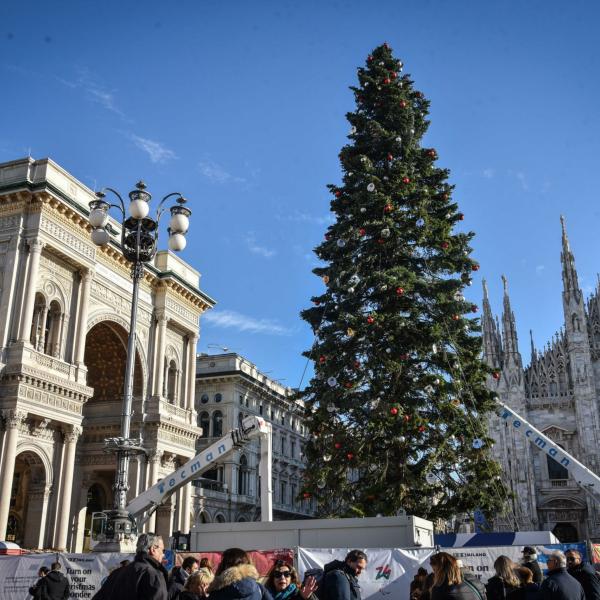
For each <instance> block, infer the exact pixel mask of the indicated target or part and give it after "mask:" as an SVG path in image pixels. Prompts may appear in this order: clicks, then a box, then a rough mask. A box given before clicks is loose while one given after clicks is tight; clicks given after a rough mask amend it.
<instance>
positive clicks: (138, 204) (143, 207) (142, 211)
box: [129, 200, 150, 219]
mask: <svg viewBox="0 0 600 600" xmlns="http://www.w3.org/2000/svg"><path fill="white" fill-rule="evenodd" d="M149 212H150V206H148V203H147V202H146V201H145V200H132V201H131V202H130V203H129V214H130V215H131V216H132V217H133V218H134V219H144V218H146V217H147V216H148V213H149Z"/></svg>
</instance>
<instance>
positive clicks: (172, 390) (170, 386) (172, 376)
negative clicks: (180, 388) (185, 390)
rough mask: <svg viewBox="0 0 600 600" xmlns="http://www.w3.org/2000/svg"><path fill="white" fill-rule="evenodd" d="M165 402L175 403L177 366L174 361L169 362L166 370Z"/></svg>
mask: <svg viewBox="0 0 600 600" xmlns="http://www.w3.org/2000/svg"><path fill="white" fill-rule="evenodd" d="M167 400H168V401H169V402H170V403H171V404H175V403H176V402H177V364H176V363H175V361H174V360H172V361H170V362H169V367H168V369H167Z"/></svg>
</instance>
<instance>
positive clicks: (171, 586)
mask: <svg viewBox="0 0 600 600" xmlns="http://www.w3.org/2000/svg"><path fill="white" fill-rule="evenodd" d="M186 575H187V573H186V572H185V571H184V570H183V568H182V567H178V568H177V569H176V570H175V572H174V573H173V574H172V575H171V578H170V579H169V582H168V583H167V599H168V600H175V599H176V598H180V595H179V594H181V592H182V591H183V586H184V585H185V582H186V580H187V577H186Z"/></svg>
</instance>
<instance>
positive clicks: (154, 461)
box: [146, 450, 163, 533]
mask: <svg viewBox="0 0 600 600" xmlns="http://www.w3.org/2000/svg"><path fill="white" fill-rule="evenodd" d="M162 455H163V452H162V450H151V451H150V452H149V453H148V479H147V485H146V489H148V488H149V487H151V486H153V485H154V484H155V483H156V482H157V481H158V468H159V466H160V462H161V459H162ZM146 531H149V532H153V533H156V512H154V514H153V515H152V516H151V517H150V518H149V519H148V521H147V530H146Z"/></svg>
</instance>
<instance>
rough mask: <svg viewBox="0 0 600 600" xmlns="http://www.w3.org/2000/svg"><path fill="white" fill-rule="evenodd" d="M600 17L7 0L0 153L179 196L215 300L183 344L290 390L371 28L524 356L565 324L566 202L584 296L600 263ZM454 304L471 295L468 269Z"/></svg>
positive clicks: (580, 9)
mask: <svg viewBox="0 0 600 600" xmlns="http://www.w3.org/2000/svg"><path fill="white" fill-rule="evenodd" d="M599 13H600V9H599V8H598V5H596V4H595V3H593V2H570V3H567V2H558V1H548V0H546V1H544V2H540V1H535V0H530V1H528V2H520V1H516V0H515V1H496V2H493V1H491V0H489V1H487V2H481V1H455V2H447V1H441V0H440V1H425V0H419V1H415V2H412V1H405V0H403V1H400V0H396V1H385V0H382V1H379V2H377V3H371V2H358V1H343V0H340V1H337V2H333V1H327V0H323V1H319V2H314V1H311V0H307V1H305V2H289V1H287V0H278V1H273V2H270V1H264V2H242V1H236V2H225V1H222V2H214V1H210V0H205V1H202V2H200V1H191V0H190V1H178V2H169V3H167V2H155V1H146V2H143V3H141V2H135V3H134V2H115V1H113V0H104V1H103V2H90V1H83V0H82V1H78V2H76V1H74V0H72V1H71V2H67V1H65V2H58V3H53V4H52V5H50V4H48V3H47V2H44V3H42V2H38V1H32V2H29V3H27V4H22V3H21V4H19V3H16V2H12V3H8V2H4V3H2V4H1V5H0V73H1V77H2V82H3V85H2V95H1V98H2V100H1V101H0V103H1V104H0V106H1V110H0V161H8V160H13V159H16V158H19V157H22V156H24V155H27V153H28V152H29V151H30V152H31V154H32V156H34V157H35V158H41V157H45V156H49V157H51V158H52V159H54V160H55V161H56V162H58V163H59V164H60V165H62V166H63V167H64V168H65V169H67V170H68V171H70V172H71V173H73V175H75V176H76V177H77V178H78V179H80V180H81V181H82V182H83V183H85V184H86V185H88V186H90V187H94V186H96V187H102V186H105V185H109V186H111V187H116V188H117V189H120V190H121V191H123V192H124V193H126V192H127V191H129V189H131V188H132V186H133V184H134V183H135V182H136V181H137V180H138V179H140V178H143V179H144V180H145V181H146V182H147V184H148V186H149V189H150V191H151V192H153V193H154V194H155V195H156V196H160V195H164V194H165V193H167V192H170V191H173V190H178V191H181V192H183V193H184V194H185V195H186V196H187V197H189V198H190V201H191V208H192V209H193V211H194V214H193V216H192V225H191V230H190V235H189V244H188V247H187V248H186V250H185V251H184V252H183V254H182V255H183V258H184V259H186V260H187V261H189V262H190V263H191V264H192V265H193V266H194V267H196V268H197V269H198V270H199V271H200V272H201V273H202V289H203V290H204V291H205V292H207V293H208V294H210V295H211V296H213V297H214V298H215V299H216V300H217V301H218V304H217V307H216V308H215V309H214V311H213V312H212V314H211V315H210V316H209V315H207V316H206V318H205V319H204V321H203V325H202V330H201V337H200V343H199V346H198V348H199V350H201V351H205V350H206V349H207V345H208V344H217V345H223V346H227V347H229V348H231V349H234V350H238V351H239V352H240V353H242V354H245V355H246V356H247V357H248V358H249V359H250V360H252V361H254V362H255V363H256V364H257V365H258V366H259V367H260V368H261V369H263V370H264V371H270V373H269V374H270V375H271V376H272V377H274V378H282V383H284V384H286V385H290V386H298V384H299V383H300V380H301V375H302V372H303V369H304V366H305V362H306V361H305V359H303V358H302V357H301V355H300V354H301V352H302V350H304V349H306V348H308V347H309V346H310V345H311V341H312V338H311V335H310V331H309V329H308V327H307V326H306V325H305V324H304V323H303V322H302V321H301V320H300V318H299V316H298V313H299V311H300V310H301V309H302V308H304V307H306V306H308V304H309V299H310V296H311V295H312V294H313V293H315V292H316V291H318V290H320V289H321V285H322V284H321V282H320V280H318V278H316V277H315V276H314V275H312V274H311V268H312V267H313V266H314V265H315V264H316V263H315V259H314V257H313V255H312V248H313V247H314V246H315V245H317V244H318V243H319V242H320V240H321V239H322V236H323V232H324V229H325V227H326V226H327V224H328V219H329V216H328V206H329V196H328V193H327V190H326V187H325V186H326V184H327V183H337V182H338V181H339V177H340V169H339V164H338V160H337V154H338V152H339V149H340V148H341V146H342V145H343V144H344V143H345V141H346V137H345V136H346V134H347V132H348V128H349V127H348V124H347V122H346V120H345V118H344V115H345V113H346V112H347V111H348V110H351V109H352V108H353V103H352V95H351V93H350V91H349V90H348V86H349V85H352V84H354V82H355V79H356V67H358V66H359V65H361V64H362V63H363V62H364V60H365V58H366V56H367V54H368V53H369V51H370V50H371V49H372V48H373V47H375V46H376V45H378V44H380V43H382V42H383V41H387V42H388V43H389V44H390V45H391V46H392V47H393V49H394V51H395V53H396V55H397V56H398V57H400V58H402V60H403V61H404V63H405V71H406V72H408V73H410V74H411V75H412V77H413V78H414V80H415V82H416V87H417V88H418V89H420V90H422V91H423V92H424V93H425V95H426V96H427V97H428V98H429V99H430V100H431V120H432V125H431V127H430V131H429V133H428V137H427V141H426V143H427V144H428V145H431V146H434V147H436V148H437V150H438V154H439V157H440V158H439V161H438V164H439V165H440V166H444V167H448V168H450V169H451V171H452V175H451V181H452V182H453V183H454V184H455V185H456V191H455V199H456V200H457V201H458V202H459V205H460V207H461V210H462V211H463V212H464V213H465V215H466V218H465V221H464V222H463V224H464V227H466V228H468V229H472V230H474V231H475V232H476V233H477V237H476V238H475V241H474V247H475V253H474V256H475V257H476V258H477V259H478V260H479V261H480V263H481V271H480V272H479V274H481V275H482V276H484V277H486V278H487V280H488V283H489V287H490V293H491V300H492V306H493V308H494V309H495V310H499V309H500V308H501V301H502V297H501V288H502V286H501V281H500V275H501V274H502V273H504V274H506V276H507V277H508V280H509V287H510V291H511V299H512V303H513V309H514V311H515V313H516V317H517V325H518V330H519V334H520V342H521V349H522V350H523V351H524V352H523V353H524V355H525V356H524V358H527V357H528V354H529V342H528V336H529V334H528V331H529V329H530V328H531V329H533V330H534V336H535V339H536V342H537V344H538V346H540V345H542V344H543V343H545V342H546V341H547V340H548V339H549V338H550V337H551V335H552V334H553V333H554V332H555V331H556V330H557V329H558V327H559V326H560V324H561V323H562V305H561V288H560V284H561V280H560V261H559V257H560V222H559V215H560V214H561V213H562V214H564V215H565V216H566V219H567V226H568V231H569V236H570V239H571V245H572V248H573V251H574V253H575V258H576V262H577V267H578V270H579V275H580V282H581V285H582V287H583V288H584V292H585V293H586V295H589V293H591V292H592V291H593V289H594V287H595V285H596V273H597V272H598V271H599V270H600V268H599V264H598V263H599V261H598V246H597V244H596V239H597V231H598V226H599V223H600V208H599V206H598V202H599V200H600V198H599V197H598V191H597V188H598V183H597V174H598V173H599V171H600V169H599V168H598V167H599V161H600V135H599V134H600V112H599V111H598V97H599V96H600V93H599V92H600V89H599V88H600V85H599V81H598V64H600V56H599V55H600V50H599V49H598V44H597V23H598V22H599V20H600V14H599ZM163 243H166V239H165V238H163ZM468 297H469V298H471V299H472V300H474V301H475V302H476V303H477V304H480V303H481V286H480V284H479V281H477V282H476V283H475V284H474V286H473V287H472V288H470V289H469V290H468ZM211 351H214V350H211Z"/></svg>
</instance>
